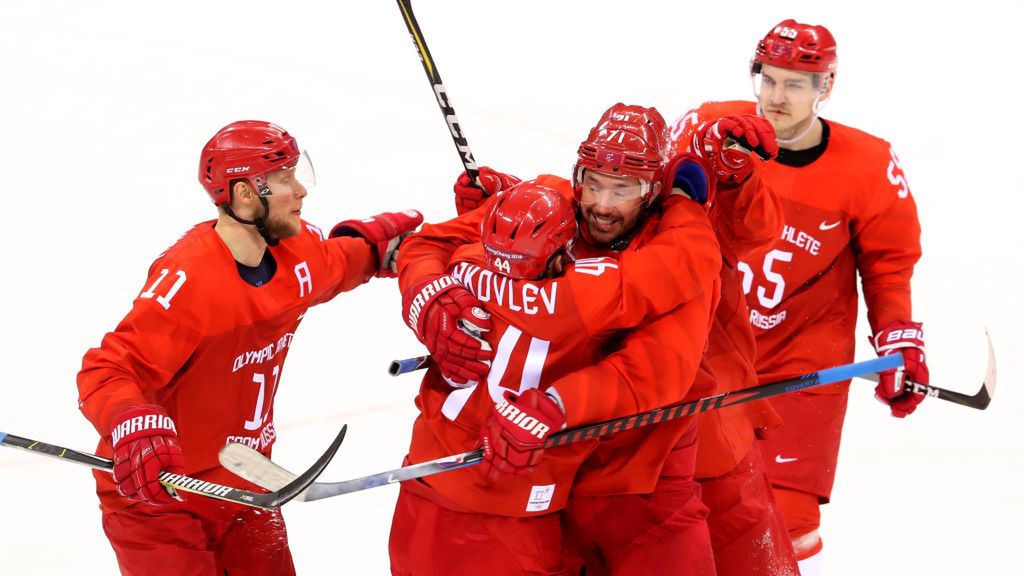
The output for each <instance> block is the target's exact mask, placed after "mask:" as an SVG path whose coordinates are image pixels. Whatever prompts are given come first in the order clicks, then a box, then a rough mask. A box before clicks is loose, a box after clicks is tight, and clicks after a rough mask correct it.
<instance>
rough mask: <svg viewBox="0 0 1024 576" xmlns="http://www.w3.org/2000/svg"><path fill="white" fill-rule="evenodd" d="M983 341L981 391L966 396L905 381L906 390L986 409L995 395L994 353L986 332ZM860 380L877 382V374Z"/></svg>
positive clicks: (864, 376)
mask: <svg viewBox="0 0 1024 576" xmlns="http://www.w3.org/2000/svg"><path fill="white" fill-rule="evenodd" d="M985 340H986V341H987V342H988V368H987V369H986V370H985V379H984V380H982V382H981V389H980V390H978V391H977V392H976V393H974V394H973V395H970V396H968V395H967V394H964V393H962V392H954V391H952V390H945V389H943V388H937V387H935V386H929V385H927V384H918V383H917V382H910V381H907V383H906V385H905V386H906V388H907V389H908V390H910V391H911V392H913V393H915V394H920V395H922V396H927V397H928V398H938V399H939V400H945V401H946V402H952V403H954V404H960V405H961V406H968V407H970V408H974V409H976V410H984V409H985V408H988V405H989V403H990V402H992V397H993V396H995V394H996V352H995V349H993V348H992V337H991V336H989V334H988V330H986V331H985ZM860 378H863V379H865V380H871V381H872V382H878V374H864V375H863V376H860Z"/></svg>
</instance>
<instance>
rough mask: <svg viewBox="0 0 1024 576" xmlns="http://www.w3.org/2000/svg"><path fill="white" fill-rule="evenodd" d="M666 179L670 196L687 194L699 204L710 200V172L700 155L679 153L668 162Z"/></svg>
mask: <svg viewBox="0 0 1024 576" xmlns="http://www.w3.org/2000/svg"><path fill="white" fill-rule="evenodd" d="M665 179H666V180H667V184H668V186H667V188H668V189H669V190H670V191H671V192H670V193H669V195H670V196H678V195H682V196H686V197H688V198H690V199H692V200H693V201H694V202H696V203H698V204H707V203H708V201H709V200H710V198H709V196H710V194H709V191H710V186H709V185H708V173H707V170H706V169H705V167H704V161H703V159H701V158H700V157H696V156H694V155H693V154H690V153H683V154H677V155H676V156H674V157H673V158H672V159H671V160H669V162H668V168H667V169H666V170H665ZM664 188H666V187H664V186H663V189H664Z"/></svg>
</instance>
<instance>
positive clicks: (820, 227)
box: [818, 220, 842, 230]
mask: <svg viewBox="0 0 1024 576" xmlns="http://www.w3.org/2000/svg"><path fill="white" fill-rule="evenodd" d="M840 223H842V220H836V221H835V222H833V223H831V224H828V223H826V222H825V221H824V220H822V221H821V224H818V230H831V229H833V228H835V227H836V226H839V224H840Z"/></svg>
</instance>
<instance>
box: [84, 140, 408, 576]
mask: <svg viewBox="0 0 1024 576" xmlns="http://www.w3.org/2000/svg"><path fill="white" fill-rule="evenodd" d="M311 168H312V166H311V165H309V163H308V157H307V156H306V155H305V154H304V153H303V152H300V150H299V148H298V145H297V143H296V141H295V138H294V137H292V136H291V135H290V134H289V133H288V132H286V131H285V130H284V129H282V128H281V127H279V126H277V125H274V124H270V123H267V122H261V121H240V122H234V123H232V124H229V125H228V126H225V127H224V128H222V129H221V130H220V131H218V132H217V134H216V135H214V137H213V138H211V139H210V141H209V142H208V143H207V144H206V146H205V147H204V148H203V151H202V155H201V157H200V162H199V181H200V183H201V184H202V185H203V187H204V188H205V189H206V191H207V193H208V194H209V196H210V198H211V199H212V200H213V202H214V204H215V205H216V206H217V208H218V216H217V218H216V219H215V220H211V221H207V222H203V223H201V224H198V225H196V226H195V227H194V228H192V229H191V230H189V231H188V232H187V233H186V234H185V235H184V236H183V237H182V238H181V239H179V240H178V241H177V242H176V243H175V244H174V245H173V246H171V247H170V248H169V249H168V250H167V251H166V252H164V253H163V254H161V255H160V256H159V257H158V258H157V259H156V260H155V261H154V262H153V264H152V266H151V267H150V270H149V276H148V278H147V279H146V282H145V284H144V285H143V289H142V291H141V293H140V294H139V295H138V296H137V297H136V299H135V302H134V304H133V306H132V309H131V311H130V312H129V313H128V315H127V316H125V318H124V319H123V320H122V321H121V322H120V324H118V326H117V328H115V329H114V331H113V332H110V333H108V334H107V335H106V336H105V337H104V338H103V341H102V343H101V344H100V345H99V347H97V348H93V349H91V350H89V351H88V352H87V353H86V355H85V358H84V359H83V361H82V369H81V371H80V372H79V374H78V390H79V397H80V400H79V404H80V407H81V410H82V412H83V413H84V414H85V416H86V417H87V418H88V419H89V420H90V422H92V424H93V425H94V426H95V427H96V430H97V431H98V432H99V433H100V435H101V440H100V443H99V447H98V449H97V452H98V453H99V454H102V455H105V456H110V457H112V458H113V460H114V471H113V475H112V476H111V475H110V474H108V473H105V472H95V473H94V475H95V477H96V484H97V493H98V495H99V498H100V508H101V510H102V513H103V517H102V519H103V530H104V532H105V533H106V535H107V538H108V539H109V540H110V543H111V545H112V546H113V548H114V552H115V554H116V555H117V560H118V564H119V566H120V569H121V572H122V573H123V574H146V575H154V574H156V575H159V574H182V573H188V574H209V575H210V576H213V575H221V574H225V573H229V574H249V575H251V574H268V575H269V574H275V575H278V574H294V573H295V571H294V568H293V565H292V560H291V553H290V552H289V549H288V541H287V534H286V531H285V526H284V521H283V518H282V517H281V514H280V512H279V511H276V510H275V511H267V510H259V509H255V508H248V507H244V506H241V505H238V504H233V503H228V502H223V501H220V500H213V499H208V498H203V497H199V496H189V497H188V498H187V499H185V498H184V497H181V496H178V495H177V494H171V493H169V492H168V491H166V490H165V489H164V488H163V487H162V486H161V485H160V483H159V481H158V475H159V474H160V472H161V471H165V470H166V471H169V472H179V473H185V474H188V475H189V476H193V477H195V478H200V479H203V480H207V481H211V482H217V483H229V484H232V485H237V484H238V482H239V479H238V478H237V477H234V476H233V475H231V474H230V473H229V472H227V471H226V470H224V469H223V468H221V467H220V466H219V464H218V462H217V453H218V451H219V449H220V447H221V446H223V445H224V444H225V443H226V442H242V443H245V444H247V445H249V446H251V447H253V448H255V449H257V450H259V451H260V452H262V453H263V454H265V455H266V456H268V457H269V456H270V451H271V446H272V445H273V443H274V440H275V439H276V437H277V431H276V429H275V428H274V408H273V405H274V396H275V394H276V393H277V388H278V382H279V380H280V378H281V372H282V369H283V365H284V360H285V357H286V356H287V354H288V350H289V348H290V347H291V344H292V337H293V335H294V333H295V330H296V328H297V327H298V325H299V322H300V320H301V319H302V317H303V315H304V314H305V313H306V311H307V309H308V308H309V307H310V306H313V305H316V304H320V303H322V302H326V301H328V300H330V299H331V298H333V297H334V296H335V295H337V294H338V293H340V292H344V291H347V290H351V289H353V288H355V287H357V286H359V285H361V284H363V283H365V282H366V281H368V280H369V279H370V278H373V277H375V276H376V277H394V276H395V275H396V271H395V262H394V257H395V253H396V251H397V248H398V244H399V242H400V240H401V238H402V237H403V236H404V235H406V234H408V233H409V232H411V231H412V230H414V229H415V228H416V226H418V225H419V223H420V222H421V221H422V217H421V216H420V215H419V213H417V212H415V211H407V212H402V213H384V214H379V215H377V216H374V217H373V218H369V219H365V220H349V221H345V222H341V223H339V224H338V225H337V226H335V228H334V229H333V230H332V231H331V234H330V235H329V236H328V237H325V236H324V235H323V233H322V232H321V231H320V230H319V229H318V228H317V227H315V226H313V225H311V224H308V223H306V222H305V221H303V220H302V219H301V216H300V214H301V209H302V204H303V201H304V199H305V197H306V194H307V191H306V188H305V186H304V185H303V183H302V179H303V178H304V173H306V174H308V175H312V171H311ZM305 169H308V170H305ZM243 487H246V488H247V489H250V490H259V488H257V487H256V486H254V485H251V484H250V485H248V486H243Z"/></svg>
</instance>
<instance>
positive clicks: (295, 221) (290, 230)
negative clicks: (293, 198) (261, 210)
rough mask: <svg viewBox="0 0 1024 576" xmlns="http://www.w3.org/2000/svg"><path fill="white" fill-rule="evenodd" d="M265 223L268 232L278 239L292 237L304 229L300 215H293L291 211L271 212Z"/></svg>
mask: <svg viewBox="0 0 1024 576" xmlns="http://www.w3.org/2000/svg"><path fill="white" fill-rule="evenodd" d="M265 223H266V227H267V232H269V233H270V234H271V235H272V236H273V237H274V238H277V239H278V240H284V239H286V238H291V237H292V236H295V235H297V234H298V233H299V231H301V230H302V222H301V221H300V220H299V217H298V216H295V215H293V214H292V213H291V212H288V213H286V214H283V215H278V214H275V213H274V212H271V213H270V214H269V217H268V218H267V219H266V222H265Z"/></svg>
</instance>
